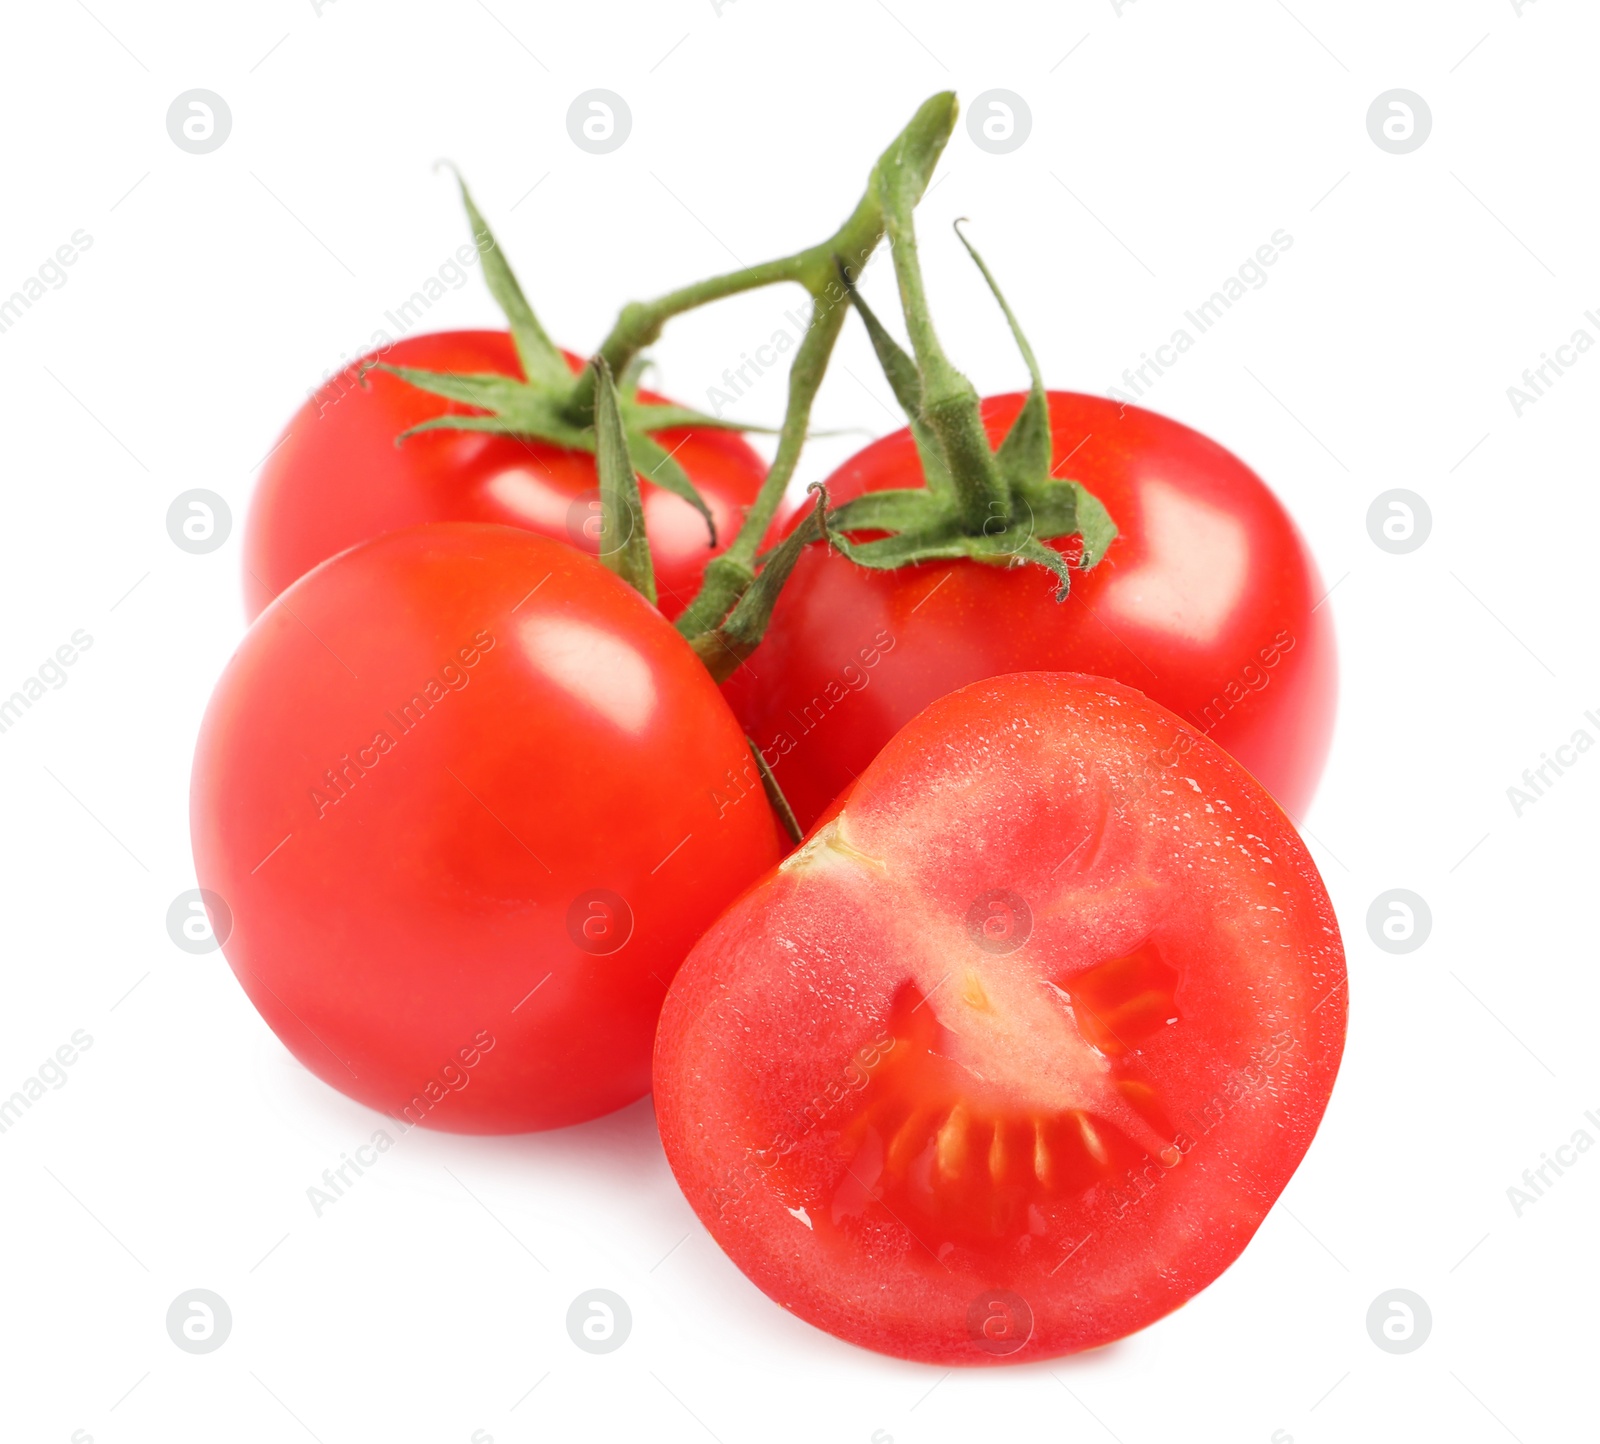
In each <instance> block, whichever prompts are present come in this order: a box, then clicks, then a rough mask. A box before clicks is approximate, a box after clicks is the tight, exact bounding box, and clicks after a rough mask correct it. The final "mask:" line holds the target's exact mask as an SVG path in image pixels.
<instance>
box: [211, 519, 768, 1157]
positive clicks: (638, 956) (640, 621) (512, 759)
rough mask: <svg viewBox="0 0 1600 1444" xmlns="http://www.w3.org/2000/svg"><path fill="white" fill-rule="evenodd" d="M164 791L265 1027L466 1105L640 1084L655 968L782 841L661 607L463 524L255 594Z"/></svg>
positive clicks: (517, 1123)
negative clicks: (186, 765)
mask: <svg viewBox="0 0 1600 1444" xmlns="http://www.w3.org/2000/svg"><path fill="white" fill-rule="evenodd" d="M190 813H191V828H192V835H193V843H194V855H195V867H196V871H197V874H198V878H199V882H200V885H201V888H202V889H203V895H204V897H205V900H206V903H207V906H208V910H209V911H210V912H211V915H212V922H213V927H214V928H215V929H216V931H217V933H218V935H219V936H220V937H221V938H222V940H223V951H224V953H225V954H226V956H227V959H228V962H229V964H230V966H231V967H232V968H233V971H234V973H235V974H236V975H237V976H238V978H239V981H240V983H241V984H242V985H243V987H244V989H245V991H246V993H248V994H249V996H250V1000H251V1002H252V1003H254V1004H255V1006H256V1008H257V1010H258V1011H259V1012H260V1013H261V1015H262V1017H263V1018H264V1019H265V1020H266V1021H267V1023H268V1025H269V1026H270V1027H271V1028H272V1029H273V1031H274V1032H276V1033H277V1034H278V1036H279V1037H280V1038H281V1039H282V1040H283V1042H284V1043H285V1044H286V1045H287V1046H288V1048H289V1049H290V1051H291V1052H293V1053H294V1054H295V1056H296V1057H297V1058H299V1059H300V1061H301V1062H302V1063H304V1064H305V1065H306V1067H308V1068H309V1069H311V1071H312V1072H314V1073H316V1074H317V1075H318V1076H319V1077H320V1078H322V1079H323V1080H324V1081H325V1082H328V1083H330V1084H332V1085H333V1086H334V1087H335V1088H338V1089H339V1090H341V1091H342V1092H344V1093H347V1094H349V1095H350V1096H351V1097H352V1098H356V1099H358V1100H359V1101H361V1102H363V1103H365V1104H368V1105H369V1106H371V1107H373V1108H377V1109H380V1110H381V1111H383V1112H385V1113H388V1114H391V1115H393V1116H397V1117H403V1118H404V1119H406V1120H408V1121H409V1122H412V1123H422V1124H426V1125H428V1126H430V1127H438V1128H444V1129H448V1130H452V1131H457V1132H469V1133H509V1132H520V1131H524V1130H530V1129H539V1128H554V1127H559V1126H562V1125H564V1124H569V1123H577V1122H581V1121H583V1120H584V1119H588V1118H593V1117H596V1116H598V1115H599V1114H602V1113H605V1112H608V1111H609V1110H611V1109H614V1108H617V1107H620V1106H621V1105H623V1104H625V1103H628V1102H630V1101H632V1100H633V1099H636V1098H638V1097H640V1096H641V1095H643V1094H644V1093H645V1092H647V1091H648V1090H649V1087H650V1049H651V1040H652V1036H653V1033H654V1030H655V1024H656V1018H657V1015H658V1012H659V1010H660V1006H661V1000H662V997H663V996H664V994H665V992H666V988H667V984H668V983H669V982H670V981H671V980H672V976H673V974H674V973H675V972H676V971H677V968H678V965H679V963H680V962H681V961H682V960H683V958H684V956H685V954H686V953H687V952H688V951H689V949H690V948H691V947H692V946H693V944H694V941H695V939H696V938H697V937H699V935H700V934H701V933H702V932H703V931H704V930H705V929H706V928H707V927H708V926H709V925H710V924H711V922H712V921H713V920H714V919H715V918H716V916H717V914H718V913H720V912H721V911H722V909H723V908H724V907H726V906H727V904H728V903H729V902H730V901H731V900H732V899H733V898H734V897H735V896H737V895H738V894H739V893H740V892H741V891H743V889H744V888H745V887H746V886H748V885H749V883H751V882H752V881H754V880H755V879H756V878H757V877H759V876H760V875H761V874H762V873H763V872H764V871H766V870H767V869H769V868H770V867H772V866H773V865H774V864H775V863H776V862H777V861H778V859H779V858H780V857H781V856H782V854H783V851H784V850H785V838H784V836H783V834H782V833H781V831H780V829H779V825H778V823H777V821H776V819H775V817H774V816H773V813H772V810H771V808H770V806H769V805H768V803H767V800H766V796H765V793H764V792H763V790H762V786H761V782H760V779H759V775H758V773H757V770H756V768H755V765H754V762H753V759H752V758H751V755H750V750H749V746H748V744H747V742H746V741H745V739H744V737H743V735H742V734H741V733H740V731H739V727H738V724H737V722H736V721H735V720H734V717H733V714H732V713H731V712H730V711H729V710H728V707H727V704H726V703H725V702H724V701H723V699H722V697H721V695H720V693H719V692H718V690H717V687H716V685H715V683H713V682H712V680H711V678H710V676H709V674H708V673H707V672H706V670H705V668H704V666H703V665H702V664H701V662H700V661H699V659H698V658H697V657H696V656H695V654H694V653H693V652H692V651H691V650H690V648H689V645H688V644H687V643H686V642H685V641H684V640H683V638H681V637H680V636H679V635H678V634H677V632H676V631H675V630H674V629H673V628H672V626H671V624H670V623H668V622H667V621H666V620H665V619H664V618H663V617H662V616H661V614H660V613H659V612H658V611H656V610H655V608H653V607H651V606H650V605H649V603H648V602H646V601H645V600H644V599H643V598H642V597H641V596H640V595H639V594H638V593H637V592H635V591H634V590H633V589H632V588H630V587H629V586H627V585H626V584H625V583H624V582H623V581H621V580H620V579H619V578H618V577H616V576H614V575H612V573H610V572H609V571H607V570H606V569H605V568H604V567H602V566H601V565H600V563H599V562H597V561H595V560H593V559H592V558H590V557H587V556H585V555H583V554H582V553H581V552H579V551H577V550H576V549H575V548H573V547H570V546H567V545H566V544H564V543H559V542H555V541H552V540H550V539H548V538H546V537H542V536H537V535H535V534H533V533H532V532H528V531H521V530H516V529H513V528H510V527H500V526H485V525H482V524H476V523H440V524H436V525H431V526H423V527H416V528H412V529H410V530H406V531H400V532H391V533H388V534H386V535H384V536H381V537H378V538H376V539H374V540H372V541H369V542H366V543H364V544H362V545H360V546H358V547H355V548H352V549H351V550H349V551H346V552H344V553H342V554H341V555H339V556H337V557H335V558H333V559H332V560H330V561H328V562H325V563H324V564H323V565H321V566H319V567H317V568H315V569H314V570H312V571H311V572H310V573H308V574H307V575H306V576H304V577H302V578H301V579H300V580H299V581H298V582H296V583H294V585H293V586H291V587H289V588H288V590H287V591H285V592H284V593H283V594H282V595H281V596H280V597H279V598H278V599H277V600H276V601H275V602H274V603H272V604H271V605H270V606H269V607H268V608H267V610H266V611H265V612H263V613H262V615H261V616H260V618H258V619H257V621H256V623H255V625H254V626H253V627H252V628H251V629H250V631H249V633H248V634H247V635H246V637H245V639H244V641H243V643H242V644H241V645H240V647H239V650H238V652H237V653H236V654H235V655H234V657H233V659H232V661H231V662H230V663H229V664H228V667H227V670H226V671H225V672H224V673H223V676H222V678H221V680H220V682H219V683H218V685H217V689H216V692H215V694H214V695H213V697H212V699H211V704H210V706H209V708H208V709H207V712H206V716H205V721H204V723H203V724H202V727H201V731H200V737H199V742H198V745H197V747H196V750H195V761H194V774H193V783H192V790H191V800H190Z"/></svg>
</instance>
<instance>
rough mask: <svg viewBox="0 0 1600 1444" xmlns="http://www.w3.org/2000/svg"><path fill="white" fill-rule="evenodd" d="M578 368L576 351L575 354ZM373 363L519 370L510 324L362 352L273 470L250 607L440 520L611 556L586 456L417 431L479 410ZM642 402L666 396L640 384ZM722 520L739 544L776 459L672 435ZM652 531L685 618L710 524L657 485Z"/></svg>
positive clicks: (705, 556)
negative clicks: (361, 546) (350, 552)
mask: <svg viewBox="0 0 1600 1444" xmlns="http://www.w3.org/2000/svg"><path fill="white" fill-rule="evenodd" d="M568 359H569V360H571V361H573V363H574V365H575V366H576V364H577V363H576V358H571V357H569V358H568ZM374 361H382V362H384V363H386V364H388V365H391V366H416V367H421V368H423V369H426V370H431V371H456V372H464V373H465V372H495V373H498V374H500V375H505V376H516V377H520V376H521V374H522V371H521V367H520V365H519V364H518V361H517V358H516V352H515V350H514V348H513V346H512V344H511V337H510V335H509V334H508V333H506V332H504V331H440V332H436V333H433V334H430V335H424V336H408V337H406V338H405V339H404V340H401V341H397V342H395V343H394V344H393V345H392V346H389V347H387V348H386V349H384V350H383V351H382V352H374V353H372V354H370V355H367V356H364V357H362V358H361V359H360V360H359V361H356V362H354V363H352V365H351V366H350V367H349V368H348V369H346V370H345V371H343V372H342V373H340V374H339V375H338V376H336V377H334V378H333V379H332V380H330V381H328V382H327V383H326V384H325V385H323V386H322V387H320V388H319V389H318V390H317V392H316V393H315V394H314V395H313V396H312V397H311V399H310V400H309V401H307V402H306V404H305V405H304V406H302V407H301V408H300V410H299V411H297V412H296V413H295V415H294V417H293V419H292V420H291V421H290V422H289V425H288V427H287V428H286V429H285V431H284V434H283V436H282V437H281V438H280V440H279V442H278V444H277V446H276V447H275V448H274V449H273V451H272V452H271V453H270V455H269V456H268V458H267V460H266V463H265V464H264V465H263V467H262V469H261V476H260V478H259V480H258V481H257V483H256V488H255V492H254V494H253V496H252V498H251V503H250V514H249V520H248V522H247V524H246V528H245V537H244V555H245V578H244V582H245V610H246V613H247V615H248V616H249V617H251V618H252V619H253V618H255V617H256V616H257V615H258V614H259V613H260V611H261V609H262V608H263V607H265V606H266V604H267V603H268V602H269V601H271V599H272V598H273V597H275V596H277V594H278V593H279V592H281V591H282V590H283V589H284V588H285V587H286V586H288V585H289V583H290V582H292V581H294V580H295V579H296V578H297V577H300V576H302V575H304V574H305V573H306V572H308V571H310V570H311V568H312V567H314V566H315V565H316V564H317V563H318V562H321V561H325V560H326V559H327V558H328V557H331V556H333V555H335V554H336V553H338V552H341V551H343V550H344V549H345V548H346V547H349V546H354V545H355V544H356V543H357V542H361V541H366V540H367V539H368V538H370V537H374V536H377V535H379V534H381V533H383V532H386V531H398V530H401V529H402V528H405V527H409V526H418V525H421V524H422V523H424V522H434V521H481V522H494V523H499V524H502V525H505V526H519V527H526V528H527V529H528V530H530V531H535V532H538V533H539V534H540V535H542V536H549V537H555V538H556V539H557V540H558V541H566V542H570V543H572V544H573V545H575V546H578V547H580V548H582V549H583V550H585V551H588V552H589V553H591V554H594V553H597V552H598V551H599V537H600V532H599V510H598V495H599V493H598V482H597V480H596V475H595V468H594V458H593V456H592V455H590V454H589V453H588V452H582V451H568V450H566V449H565V448H563V447H559V446H552V445H548V444H545V443H542V442H537V441H528V440H524V439H521V438H518V437H510V436H495V435H491V434H487V433H484V432H471V431H436V432H431V433H429V432H423V433H422V434H420V435H417V436H410V437H407V438H406V440H405V441H404V442H403V443H402V444H400V445H399V446H396V445H395V438H396V437H397V436H398V435H399V434H400V433H401V432H403V431H405V430H406V429H407V428H409V427H412V426H416V425H417V424H418V423H420V422H423V421H426V420H428V419H429V418H430V417H433V416H443V415H445V414H447V413H451V414H460V413H462V412H465V411H469V410H470V409H471V408H469V407H464V406H461V405H458V404H456V403H454V402H447V401H445V400H444V399H443V398H442V397H438V396H431V395H429V394H428V393H427V392H424V391H419V390H417V388H416V387H414V386H408V385H407V384H406V383H405V382H403V381H401V380H400V379H399V378H398V377H395V376H391V375H389V374H388V373H387V372H383V371H370V372H368V373H367V376H366V378H365V381H364V382H363V381H361V380H359V379H358V378H359V377H360V374H361V370H362V368H363V367H365V366H368V365H371V364H372V363H373V362H374ZM640 396H641V398H642V399H644V400H647V401H660V400H662V399H663V398H661V397H659V396H656V395H654V394H652V393H650V392H641V393H640ZM659 440H660V441H661V444H662V445H663V446H664V447H665V448H666V449H667V450H668V451H669V452H672V453H673V455H674V456H675V457H676V458H677V460H678V462H679V464H680V465H681V466H682V467H683V469H684V471H685V472H687V473H688V476H689V479H690V480H691V481H692V482H694V484H695V486H696V487H697V489H698V490H699V492H700V495H701V496H702V498H704V500H705V503H706V505H707V506H708V507H710V509H711V513H712V516H713V517H714V518H715V520H716V523H717V541H718V548H719V549H720V548H721V547H724V546H726V545H727V544H728V543H729V542H730V541H732V540H733V535H734V533H735V531H737V530H738V527H739V522H740V520H741V519H742V517H743V514H744V508H745V507H747V506H749V504H750V503H751V502H752V501H753V500H754V499H755V494H756V491H757V489H758V488H759V487H760V485H761V480H762V478H763V476H765V474H766V465H765V463H764V462H763V461H762V460H761V458H760V457H759V456H757V455H756V453H755V452H754V451H753V450H751V448H750V447H749V445H748V444H747V443H746V442H745V441H744V439H743V438H742V437H740V436H739V435H737V434H736V433H734V432H727V431H710V430H691V431H663V432H661V433H659ZM640 492H641V495H642V499H643V502H644V512H645V530H646V532H647V533H648V534H649V537H650V546H651V549H652V552H653V555H654V560H655V566H656V583H657V590H658V592H659V598H660V604H661V609H662V611H663V612H664V613H665V614H666V615H667V616H669V617H675V616H676V615H677V614H678V613H679V612H680V611H682V610H683V608H684V606H685V605H687V603H688V601H689V600H690V598H692V597H693V596H694V593H695V591H696V590H697V589H698V587H699V585H700V576H701V573H702V572H703V571H704V570H705V565H706V562H707V561H709V560H710V559H711V557H713V556H715V555H716V552H715V551H714V550H712V549H711V547H710V546H709V540H710V537H709V533H708V532H707V530H706V524H705V521H704V519H703V518H702V517H701V516H700V515H699V513H698V512H696V511H695V510H694V508H693V507H691V506H690V505H689V504H688V503H687V502H686V501H684V500H683V499H682V498H681V497H678V496H674V495H673V494H672V493H671V492H669V491H664V490H662V489H661V488H660V487H658V486H655V485H653V484H652V483H651V482H649V481H647V480H645V481H642V482H641V485H640Z"/></svg>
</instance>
